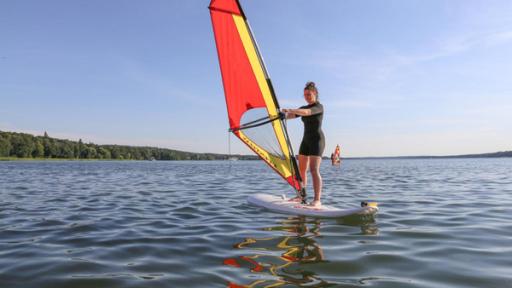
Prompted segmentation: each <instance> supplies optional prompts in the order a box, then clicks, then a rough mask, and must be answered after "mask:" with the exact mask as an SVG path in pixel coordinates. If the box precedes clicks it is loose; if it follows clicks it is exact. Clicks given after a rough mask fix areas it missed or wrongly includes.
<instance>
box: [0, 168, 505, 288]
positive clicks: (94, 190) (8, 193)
mask: <svg viewBox="0 0 512 288" xmlns="http://www.w3.org/2000/svg"><path fill="white" fill-rule="evenodd" d="M322 175H323V178H324V196H323V197H324V201H325V203H326V204H331V205H336V206H339V207H348V206H352V205H357V203H359V201H360V200H365V199H374V200H376V201H378V202H379V203H380V208H381V210H380V212H379V214H378V215H377V217H375V218H359V217H352V218H343V219H315V218H309V217H299V216H289V215H281V214H275V213H272V212H269V211H266V210H263V209H260V208H257V207H254V206H251V205H248V204H247V202H246V197H247V196H248V195H250V194H251V193H254V192H266V193H274V194H282V193H283V192H285V191H287V189H288V188H287V187H286V185H285V184H283V183H282V180H281V179H280V178H279V177H277V176H275V175H274V174H273V173H272V171H270V170H269V169H268V168H267V167H265V165H264V164H262V163H260V162H258V161H237V162H232V161H223V162H222V161H220V162H215V161H213V162H200V161H198V162H194V161H191V162H158V161H146V162H144V161H140V162H128V161H127V162H124V161H121V162H116V161H106V162H101V161H84V162H78V161H76V162H75V161H69V162H67V161H66V162H59V161H49V162H45V161H41V162H0V196H1V197H0V287H4V286H5V287H29V288H30V287H38V288H39V287H52V288H54V287H228V286H229V285H231V287H238V286H236V285H241V286H243V285H253V286H252V287H265V286H267V287H278V286H279V287H305V286H307V287H364V286H373V287H393V288H395V287H450V288H453V287H509V286H512V276H510V275H511V273H510V267H512V260H510V259H512V248H510V243H511V241H512V236H511V234H510V232H509V231H511V230H512V224H511V223H512V209H511V208H510V207H512V199H511V198H510V195H509V194H510V192H511V191H512V180H510V179H512V177H510V176H512V161H510V160H506V161H504V159H480V160H476V159H466V160H460V159H450V160H446V159H445V160H437V159H436V160H347V161H344V162H343V164H342V166H341V168H340V169H332V167H331V166H329V165H328V163H324V165H323V166H322Z"/></svg>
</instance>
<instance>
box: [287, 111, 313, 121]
mask: <svg viewBox="0 0 512 288" xmlns="http://www.w3.org/2000/svg"><path fill="white" fill-rule="evenodd" d="M312 110H313V109H282V111H283V112H284V113H286V119H290V118H296V117H299V116H310V115H313V114H317V113H314V111H312Z"/></svg>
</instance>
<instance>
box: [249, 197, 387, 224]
mask: <svg viewBox="0 0 512 288" xmlns="http://www.w3.org/2000/svg"><path fill="white" fill-rule="evenodd" d="M247 201H248V202H249V203H250V204H253V205H256V206H259V207H263V208H266V209H268V210H271V211H274V212H279V213H285V214H293V215H304V216H313V217H323V218H339V217H345V216H350V215H373V214H375V213H377V211H379V208H378V207H377V203H375V202H368V206H365V207H354V208H348V209H340V208H336V207H332V206H328V205H322V207H321V208H314V207H310V206H308V205H304V204H300V203H297V202H291V201H288V199H286V198H285V197H280V196H275V195H269V194H262V193H258V194H255V195H251V196H249V197H248V198H247Z"/></svg>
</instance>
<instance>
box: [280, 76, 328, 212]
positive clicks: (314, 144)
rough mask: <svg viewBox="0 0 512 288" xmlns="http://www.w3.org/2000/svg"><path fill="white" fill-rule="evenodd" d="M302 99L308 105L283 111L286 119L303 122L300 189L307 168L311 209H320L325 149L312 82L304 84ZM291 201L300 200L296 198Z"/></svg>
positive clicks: (319, 111)
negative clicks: (311, 181)
mask: <svg viewBox="0 0 512 288" xmlns="http://www.w3.org/2000/svg"><path fill="white" fill-rule="evenodd" d="M304 99H305V100H306V102H307V103H308V105H305V106H302V107H300V108H299V109H283V112H284V113H285V115H286V118H287V119H291V118H296V117H299V116H300V117H302V122H304V137H303V138H302V143H301V144H300V149H299V172H300V176H301V177H302V187H306V185H307V175H306V172H307V170H308V168H309V171H310V173H311V177H312V178H313V190H314V191H315V199H314V200H313V202H311V204H310V205H311V206H313V207H317V208H319V207H321V206H322V203H321V202H320V196H321V195H322V177H321V176H320V163H322V154H323V152H324V148H325V136H324V133H323V132H322V119H323V115H324V107H323V106H322V104H320V102H318V89H317V88H316V86H315V83H314V82H308V83H306V87H304ZM293 200H301V198H300V197H296V198H294V199H293Z"/></svg>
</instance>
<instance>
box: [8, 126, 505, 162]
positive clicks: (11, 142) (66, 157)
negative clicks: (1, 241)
mask: <svg viewBox="0 0 512 288" xmlns="http://www.w3.org/2000/svg"><path fill="white" fill-rule="evenodd" d="M506 157H512V151H500V152H493V153H481V154H464V155H446V156H388V157H386V156H384V157H372V156H370V157H343V158H342V160H358V159H456V158H506ZM258 159H259V158H258V156H256V155H240V154H234V155H233V154H231V155H229V154H216V153H195V152H186V151H179V150H173V149H166V148H157V147H140V146H128V145H97V144H94V143H83V142H82V140H81V139H80V140H79V141H71V140H65V139H57V138H52V137H49V136H48V134H46V132H45V135H44V136H34V135H31V134H27V133H17V132H5V131H0V161H44V160H61V161H80V160H87V161H90V160H103V161H108V160H123V161H128V160H146V161H152V160H156V161H183V160H225V161H237V160H251V161H252V160H258ZM323 159H325V160H330V158H328V157H325V156H324V157H323Z"/></svg>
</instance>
